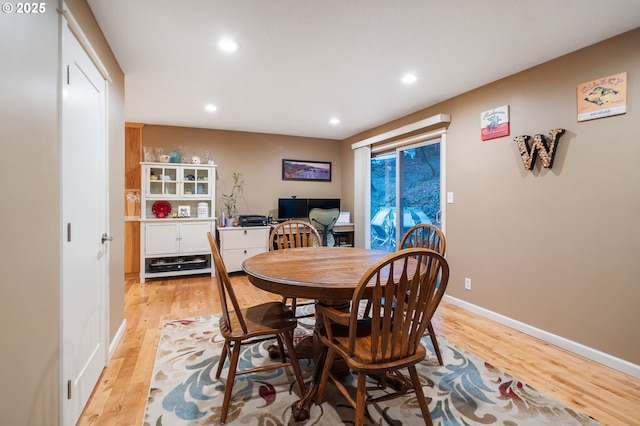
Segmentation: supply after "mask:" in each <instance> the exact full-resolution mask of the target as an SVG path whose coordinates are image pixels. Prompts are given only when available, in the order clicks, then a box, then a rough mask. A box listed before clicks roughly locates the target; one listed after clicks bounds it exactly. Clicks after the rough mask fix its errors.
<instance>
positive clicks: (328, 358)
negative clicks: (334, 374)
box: [316, 348, 335, 405]
mask: <svg viewBox="0 0 640 426" xmlns="http://www.w3.org/2000/svg"><path fill="white" fill-rule="evenodd" d="M324 352H325V354H324V365H323V368H322V375H321V376H320V384H319V385H318V392H317V393H316V404H318V405H320V404H322V400H323V398H324V390H325V388H326V387H327V380H329V370H331V366H332V365H333V359H334V358H335V353H334V352H333V351H331V350H329V349H328V348H325V349H324Z"/></svg>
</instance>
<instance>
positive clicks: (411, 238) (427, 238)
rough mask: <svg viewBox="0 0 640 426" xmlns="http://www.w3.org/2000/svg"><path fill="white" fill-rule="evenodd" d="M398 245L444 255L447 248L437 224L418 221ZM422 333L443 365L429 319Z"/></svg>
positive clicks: (368, 306)
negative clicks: (427, 338)
mask: <svg viewBox="0 0 640 426" xmlns="http://www.w3.org/2000/svg"><path fill="white" fill-rule="evenodd" d="M398 247H400V248H401V249H405V248H411V247H424V248H428V249H431V250H434V251H436V252H438V253H440V254H441V255H442V256H444V255H445V251H446V249H447V241H446V239H445V237H444V233H443V232H442V230H441V229H440V228H438V227H437V226H435V225H432V224H430V223H419V224H417V225H414V226H412V227H411V228H409V229H408V230H407V232H405V234H404V235H403V236H402V239H401V240H400V244H399V245H398ZM383 303H384V301H383ZM370 312H371V301H367V305H366V307H365V316H369V315H370ZM424 335H425V336H429V338H430V339H431V343H432V344H433V350H434V352H435V353H436V357H437V358H438V363H439V364H440V365H443V361H442V353H441V352H440V346H439V345H438V339H437V338H436V333H435V331H434V329H433V324H432V323H431V321H429V325H428V326H427V329H426V330H425V334H424Z"/></svg>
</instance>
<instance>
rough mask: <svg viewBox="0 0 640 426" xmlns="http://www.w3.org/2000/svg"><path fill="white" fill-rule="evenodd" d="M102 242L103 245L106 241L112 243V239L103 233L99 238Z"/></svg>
mask: <svg viewBox="0 0 640 426" xmlns="http://www.w3.org/2000/svg"><path fill="white" fill-rule="evenodd" d="M100 238H101V240H102V244H104V243H105V242H107V241H113V237H112V236H110V235H107V233H106V232H105V233H104V234H102V237H100Z"/></svg>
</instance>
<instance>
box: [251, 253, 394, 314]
mask: <svg viewBox="0 0 640 426" xmlns="http://www.w3.org/2000/svg"><path fill="white" fill-rule="evenodd" d="M388 254H389V252H387V251H382V250H369V249H363V248H357V247H300V248H292V249H286V250H273V251H268V252H264V253H260V254H258V255H255V256H252V257H250V258H248V259H247V260H245V261H244V264H243V265H242V268H243V269H244V271H245V272H246V273H247V277H248V279H249V281H250V282H251V283H252V284H253V285H255V286H256V287H258V288H261V289H262V290H266V291H268V292H271V293H276V294H281V295H283V296H289V297H299V298H305V299H314V300H321V301H343V302H346V301H349V300H351V297H352V296H353V291H354V290H355V287H356V285H357V284H358V281H360V278H362V275H363V274H364V273H365V272H366V271H367V269H369V267H371V266H372V265H374V264H375V263H376V262H377V261H378V260H380V259H382V258H383V257H385V256H387V255H388Z"/></svg>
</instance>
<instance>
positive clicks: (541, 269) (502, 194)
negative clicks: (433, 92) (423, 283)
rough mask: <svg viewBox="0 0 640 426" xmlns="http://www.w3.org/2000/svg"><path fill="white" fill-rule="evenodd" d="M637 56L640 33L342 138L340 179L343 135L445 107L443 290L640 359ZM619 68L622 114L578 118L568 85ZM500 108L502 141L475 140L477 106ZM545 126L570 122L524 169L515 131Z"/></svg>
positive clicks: (348, 156) (346, 160)
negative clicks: (544, 154) (550, 159)
mask: <svg viewBox="0 0 640 426" xmlns="http://www.w3.org/2000/svg"><path fill="white" fill-rule="evenodd" d="M638 58H640V29H637V30H634V31H632V32H629V33H626V34H624V35H622V36H619V37H617V38H614V39H612V40H609V41H606V42H603V43H600V44H598V45H595V46H592V47H589V48H586V49H583V50H581V51H578V52H575V53H573V54H571V55H568V56H565V57H562V58H559V59H556V60H553V61H551V62H548V63H545V64H543V65H541V66H538V67H535V68H533V69H530V70H527V71H525V72H522V73H519V74H517V75H514V76H511V77H509V78H505V79H503V80H500V81H498V82H495V83H493V84H490V85H488V86H485V87H482V88H479V89H476V90H473V91H471V92H468V93H465V94H463V95H461V96H458V97H456V98H453V99H450V100H448V101H445V102H442V103H440V104H438V105H436V106H434V107H431V108H428V109H425V110H422V111H419V112H417V113H414V114H412V115H411V116H408V117H404V118H403V119H401V120H397V121H395V122H393V123H388V124H387V125H385V126H381V127H380V128H377V129H372V130H370V131H368V132H366V133H363V134H361V135H358V136H355V137H352V138H349V139H348V140H346V141H344V142H343V147H342V151H343V153H344V154H345V156H344V157H343V164H344V165H345V170H344V171H343V175H344V177H345V178H348V177H351V176H352V172H351V171H348V170H347V169H349V168H352V167H353V166H352V165H353V154H352V152H350V151H351V148H350V145H351V143H353V142H355V141H358V140H361V139H363V138H364V137H366V136H370V135H373V134H376V133H378V132H380V131H383V130H388V129H390V128H394V127H398V126H399V125H402V124H406V123H409V122H413V121H416V120H418V119H421V118H426V117H430V116H433V115H434V114H438V113H446V114H451V117H452V119H451V124H450V125H449V127H448V133H447V175H446V180H447V183H446V184H447V187H446V190H447V191H452V192H454V194H455V198H454V201H455V203H454V204H451V205H448V206H447V229H446V236H447V252H448V255H447V258H448V260H449V262H450V265H451V278H450V282H449V288H448V290H447V294H448V295H450V296H453V297H456V298H459V299H462V300H464V301H466V302H469V303H471V304H473V305H477V306H479V307H482V308H485V309H488V310H490V311H494V312H496V313H499V314H502V315H505V316H507V317H510V318H513V319H515V320H518V321H521V322H523V323H526V324H529V325H530V326H533V327H536V328H539V329H542V330H545V331H547V332H549V333H552V334H555V335H558V336H561V337H564V338H566V339H569V340H572V341H575V342H578V343H581V344H583V345H586V346H588V347H591V348H593V349H596V350H599V351H602V352H604V353H607V354H610V355H612V356H614V357H618V358H621V359H623V360H626V361H629V362H631V363H634V364H640V332H639V331H638V324H640V310H639V309H638V302H639V301H640V285H639V283H640V278H639V277H640V262H638V259H637V258H638V255H639V254H640V222H639V220H638V218H639V217H640V167H638V161H639V160H640V143H638V135H639V134H640V116H639V112H640V111H638V100H639V99H640V84H638V81H639V80H638V76H640V61H638ZM444 65H445V66H446V64H444ZM623 71H627V72H628V77H629V85H628V88H629V89H628V90H629V91H628V106H627V113H626V114H625V115H620V116H615V117H609V118H603V119H599V120H591V121H586V122H577V119H576V85H577V84H579V83H582V82H585V81H589V80H592V79H596V78H599V77H605V76H608V75H611V74H616V73H619V72H623ZM470 72H472V71H471V70H470ZM505 104H507V105H510V115H511V134H510V136H508V137H504V138H500V139H494V140H491V141H486V142H482V141H481V140H480V129H479V127H480V126H479V124H480V113H481V112H482V111H486V110H489V109H491V108H494V107H498V106H501V105H505ZM553 128H564V129H566V133H565V135H564V136H563V137H562V138H561V140H560V143H559V147H558V151H557V154H556V158H555V163H554V165H553V168H552V169H543V168H541V165H540V161H539V160H538V162H537V164H536V166H535V168H534V170H533V171H526V170H525V169H524V167H523V164H522V161H521V159H520V155H519V153H518V150H517V148H516V145H515V142H514V141H513V138H514V137H515V136H518V135H524V134H527V135H531V136H533V135H534V134H537V133H542V134H545V135H546V134H547V132H548V131H549V130H550V129H553ZM347 186H349V183H348V182H347V180H345V189H344V190H343V194H344V196H345V198H346V196H347V194H348V195H349V196H351V197H352V190H351V191H350V192H348V191H347V190H346V187H347ZM465 277H468V278H471V279H472V291H466V290H464V279H465Z"/></svg>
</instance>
